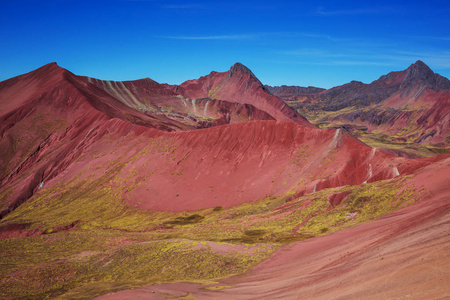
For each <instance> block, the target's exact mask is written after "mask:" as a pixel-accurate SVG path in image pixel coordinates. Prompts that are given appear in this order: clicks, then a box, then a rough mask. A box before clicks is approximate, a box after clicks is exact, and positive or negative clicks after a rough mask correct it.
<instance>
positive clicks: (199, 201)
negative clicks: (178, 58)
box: [0, 64, 450, 298]
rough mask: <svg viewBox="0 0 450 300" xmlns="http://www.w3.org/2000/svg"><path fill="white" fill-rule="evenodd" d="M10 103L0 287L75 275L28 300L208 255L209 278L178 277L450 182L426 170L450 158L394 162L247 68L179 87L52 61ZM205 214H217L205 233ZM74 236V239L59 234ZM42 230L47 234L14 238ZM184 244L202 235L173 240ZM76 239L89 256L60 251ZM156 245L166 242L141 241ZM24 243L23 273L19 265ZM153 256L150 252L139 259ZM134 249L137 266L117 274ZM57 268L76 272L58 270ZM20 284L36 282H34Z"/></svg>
mask: <svg viewBox="0 0 450 300" xmlns="http://www.w3.org/2000/svg"><path fill="white" fill-rule="evenodd" d="M413 73H414V72H413ZM405 78H406V77H405ZM356 85H358V84H356ZM407 86H408V85H407ZM411 91H412V90H411ZM0 109H1V110H0V136H1V139H0V151H1V155H0V167H1V173H0V216H1V218H2V220H0V239H2V238H3V239H8V241H6V242H5V243H4V244H2V247H3V248H2V249H4V250H5V251H6V252H4V253H5V254H3V256H1V255H0V258H1V259H3V260H5V261H8V263H5V266H7V268H6V269H5V270H4V271H0V274H1V275H2V276H0V277H1V278H5V279H4V280H3V279H0V291H2V290H4V291H7V292H6V293H7V294H1V295H7V297H9V298H14V297H15V298H18V297H26V296H27V295H28V296H29V295H30V294H29V293H28V292H27V293H28V294H27V293H24V292H23V291H24V290H26V291H28V290H27V289H29V287H34V286H36V285H37V283H36V282H40V281H41V279H42V278H41V275H40V274H42V273H40V271H39V272H38V271H36V270H41V269H42V268H47V267H48V268H50V269H49V270H47V269H45V270H47V271H48V274H59V275H54V277H55V278H56V280H58V281H59V280H60V278H66V279H65V280H67V283H63V286H64V289H61V288H60V285H61V284H60V283H59V282H58V283H57V284H54V285H52V284H53V283H52V284H50V283H51V282H53V281H52V280H55V278H53V277H49V278H48V280H47V281H46V282H45V283H43V286H44V287H46V286H45V285H46V284H48V285H51V286H52V289H53V290H52V289H50V288H48V289H44V288H42V290H39V293H38V294H34V293H35V292H36V291H35V290H33V291H32V293H33V295H38V296H42V297H44V296H48V295H59V294H61V293H66V292H67V291H68V290H70V291H69V292H74V293H76V290H77V289H78V288H80V287H85V286H86V287H87V290H86V291H88V290H89V291H90V290H91V289H90V288H89V284H94V285H95V286H98V287H95V288H94V290H95V293H94V294H95V295H98V293H99V291H98V290H97V289H99V288H105V286H109V287H108V288H106V289H107V290H111V289H114V290H115V288H114V287H112V286H113V285H114V284H115V282H116V280H117V278H118V277H111V276H119V275H120V274H122V273H123V272H125V271H126V272H127V275H126V282H129V281H128V280H131V281H130V282H134V283H133V284H132V285H131V286H134V285H136V284H137V285H143V284H145V283H146V282H148V280H149V279H148V278H151V280H153V281H151V280H150V281H151V282H153V283H154V282H156V281H157V282H160V280H159V279H158V278H159V277H158V276H163V277H161V278H163V281H168V280H169V279H170V281H174V278H175V277H173V276H178V273H177V272H178V271H179V270H180V269H176V268H172V267H170V264H172V263H174V264H182V266H181V267H180V268H181V269H182V270H191V269H192V268H196V266H198V264H199V263H200V262H203V261H205V257H208V258H211V265H210V266H209V267H212V268H213V269H212V270H213V271H211V273H207V274H206V275H204V274H205V273H204V269H202V270H200V271H198V274H197V273H196V274H194V275H195V276H197V277H195V276H194V277H192V276H193V275H189V274H188V275H189V276H190V277H189V276H188V275H186V276H187V277H183V278H182V279H183V280H184V279H186V280H188V279H204V278H207V279H208V280H211V278H213V279H214V278H219V277H222V276H225V275H226V276H229V275H232V274H237V273H239V272H244V271H245V270H247V269H246V268H249V267H250V266H251V265H252V264H253V265H254V264H256V263H257V262H260V261H262V259H263V258H264V255H266V254H267V253H270V251H272V252H273V251H275V249H276V248H277V247H279V246H280V245H281V244H284V243H288V242H289V241H299V240H302V239H305V238H308V237H311V236H312V234H314V235H324V234H325V233H326V232H327V231H328V230H330V231H336V230H338V229H339V228H343V227H346V226H347V227H348V226H353V225H355V224H357V223H358V222H364V220H366V221H367V220H371V219H370V218H374V217H379V216H382V215H383V214H386V213H387V212H391V211H393V210H394V209H399V208H402V207H404V206H408V205H410V204H412V203H413V202H414V201H416V200H417V201H419V200H421V199H422V198H423V199H428V200H429V201H432V200H433V199H435V198H433V197H435V195H441V194H443V191H445V188H446V183H447V181H448V180H446V179H445V178H439V180H436V178H433V177H432V174H433V173H432V172H431V171H430V170H434V169H435V170H440V171H439V174H441V175H442V174H445V171H446V170H447V169H448V162H449V157H450V155H449V154H443V155H440V156H434V157H430V158H426V159H408V158H403V157H397V156H394V155H390V154H388V153H385V152H383V151H379V150H377V149H375V148H371V147H369V146H367V145H366V144H364V143H362V142H360V141H359V140H357V139H355V138H354V137H352V136H350V135H349V134H347V133H345V132H344V130H342V129H334V130H322V129H318V128H314V126H313V125H311V124H310V123H309V122H307V121H306V120H305V119H304V118H303V117H301V116H300V115H299V114H297V113H295V112H294V111H293V110H292V109H291V108H289V107H288V106H287V105H285V104H284V103H283V102H282V101H281V100H280V99H279V98H277V97H275V96H273V95H271V94H269V93H268V92H267V90H266V89H265V88H264V87H263V85H262V84H261V83H260V82H259V81H258V80H257V79H256V77H255V76H254V75H253V74H252V73H251V71H250V70H248V69H247V68H245V67H244V66H242V65H241V64H236V65H234V66H233V67H232V68H231V69H230V71H228V72H224V73H216V72H213V73H211V74H210V75H208V76H205V77H201V78H200V79H198V80H193V81H187V82H185V83H183V84H181V85H179V86H170V85H164V84H158V83H156V82H154V81H152V80H150V79H143V80H138V81H128V82H111V81H102V80H98V79H92V78H88V77H81V76H76V75H74V74H72V73H70V72H69V71H67V70H65V69H62V68H60V67H58V66H57V65H56V64H49V65H46V66H44V67H42V68H40V69H37V70H35V71H33V72H30V73H28V74H25V75H21V76H18V77H16V78H12V79H10V80H7V81H4V82H1V83H0ZM194 129H196V130H194ZM444 129H445V128H444ZM442 170H443V171H442ZM441 175H440V177H441ZM420 197H422V198H420ZM379 199H382V200H383V201H384V202H383V201H380V200H379ZM261 201H265V204H261ZM433 201H434V200H433ZM380 203H381V204H380ZM386 203H387V204H386ZM439 207H441V206H439ZM188 211H195V213H193V212H192V213H188ZM222 211H223V212H222ZM217 212H222V213H217ZM254 215H255V216H258V217H255V218H253V219H252V216H254ZM175 216H176V217H175ZM202 220H205V222H206V223H207V221H208V220H209V221H210V223H207V224H206V225H205V227H202V228H200V227H195V224H197V223H201V222H203V221H202ZM211 220H212V221H211ZM327 222H328V223H329V224H328V223H327ZM216 223H217V224H219V225H220V224H221V225H220V226H222V227H214V226H219V225H217V224H216ZM224 224H225V225H224ZM267 224H269V225H267ZM352 224H353V225H352ZM77 226H80V228H78V227H77ZM183 226H186V227H183ZM265 226H268V227H267V228H268V229H267V228H266V227H265ZM136 228H137V229H136ZM211 228H212V229H211ZM69 230H72V233H73V234H74V235H71V234H69V233H68V234H67V235H64V233H65V232H66V231H69ZM241 231H242V233H241ZM222 232H224V236H220V235H219V233H222ZM305 232H306V233H305ZM53 234H54V235H53ZM78 234H81V237H80V236H78ZM205 234H206V236H207V237H205ZM34 235H41V236H42V239H40V237H39V238H37V239H35V238H31V239H29V240H28V239H25V240H19V241H17V240H14V239H11V240H12V241H9V239H10V238H14V237H26V236H34ZM74 236H75V237H74ZM330 236H331V235H330ZM124 237H126V238H124ZM72 238H73V239H72ZM186 238H192V239H193V240H192V243H191V241H188V242H187V243H188V244H189V246H186V247H187V248H186V249H185V248H183V247H185V246H182V247H181V248H177V247H178V246H176V245H178V244H177V243H179V240H183V239H186ZM81 240H82V241H81ZM100 240H101V242H100ZM22 241H24V243H30V244H26V245H27V246H26V247H25V248H23V249H25V250H21V249H22V248H21V247H19V246H17V247H16V246H15V245H16V244H15V242H18V243H19V242H22ZM42 241H44V243H48V244H46V245H52V247H50V248H49V249H51V250H49V251H55V253H54V254H55V255H57V256H58V259H55V258H54V257H52V260H48V259H43V260H42V261H39V262H37V261H34V260H33V262H30V261H28V260H26V259H27V258H26V257H28V255H29V252H28V251H29V250H30V249H34V248H33V246H29V245H35V246H36V249H40V248H39V247H41V244H39V243H41V242H42ZM66 241H67V243H66ZM69 241H71V242H69ZM94 241H95V242H94ZM198 241H204V242H205V243H206V245H208V246H207V247H211V246H209V245H210V244H208V243H209V242H211V243H212V242H214V241H216V242H217V241H220V242H221V243H225V245H227V247H234V246H236V245H235V244H236V243H237V244H238V245H237V247H238V249H243V250H242V251H243V252H242V253H241V255H248V256H245V258H242V257H243V256H239V257H238V256H233V255H234V254H230V253H228V252H225V254H226V255H224V254H223V253H224V252H220V251H222V250H223V249H222V250H220V251H218V252H217V253H216V252H214V253H213V252H211V251H212V250H211V249H209V248H208V249H209V250H205V249H203V248H201V247H203V246H202V245H203V244H201V243H198ZM60 242H61V244H59V243H60ZM97 242H98V244H97ZM260 242H263V243H265V245H264V247H263V246H258V244H259V243H260ZM53 243H56V244H53ZM182 243H183V245H184V240H183V242H182ZM249 243H250V244H255V247H256V248H255V249H256V250H255V252H254V253H253V252H252V253H250V252H251V251H252V250H248V248H247V246H246V245H247V244H249ZM19 244H20V243H19ZM38 244H39V245H38ZM134 244H135V245H134ZM175 244H176V245H175ZM20 245H22V244H20ZM61 245H63V246H61ZM67 245H70V247H72V246H73V247H75V248H76V249H78V250H80V249H81V250H80V251H81V252H77V251H78V250H76V251H75V250H73V249H72V248H71V249H70V250H67V248H64V249H65V250H59V249H61V248H58V247H66V246H67ZM80 245H82V246H80ZM154 245H163V246H161V247H162V248H161V249H160V248H151V250H149V251H147V250H145V251H144V250H143V249H147V248H146V247H153V246H154ZM171 245H172V246H173V245H175V248H174V247H172V246H171ZM128 246H130V247H131V248H128ZM134 247H136V248H134ZM155 247H156V246H155ZM198 247H200V248H201V249H200V248H198ZM205 247H206V246H205ZM215 247H219V248H220V247H222V246H220V245H219V244H215ZM240 247H242V248H240ZM258 247H262V248H258ZM18 249H19V250H18ZM55 249H57V250H55ZM105 249H106V250H105ZM155 249H156V250H155ZM173 249H175V250H173ZM176 249H178V250H176ZM220 249H221V248H220ZM233 249H235V248H233ZM261 249H262V250H261ZM268 249H272V250H268ZM122 250H123V251H130V252H122ZM17 251H18V252H17ZM20 251H25V252H23V256H22V257H21V256H20V255H19V257H18V258H17V260H19V261H20V262H18V263H17V266H16V265H15V264H12V263H10V259H11V257H13V256H14V255H16V253H19V254H20V253H22V252H20ZM36 251H37V250H36ZM67 251H69V252H70V253H69V252H67ZM96 251H98V252H96ZM102 251H103V252H102ZM171 251H175V252H171ZM196 251H199V252H196ZM246 251H250V252H249V253H250V254H248V253H247V254H245V253H246ZM259 251H263V252H264V253H265V254H264V255H262V254H261V253H262V252H259ZM52 253H53V252H52ZM58 253H59V254H58ZM61 253H63V257H60V256H59V255H61ZM92 253H94V254H92ZM123 253H132V255H131V254H130V255H128V254H123ZM143 253H145V254H148V255H149V256H145V257H143V258H142V259H143V260H140V259H141V256H140V255H141V254H143ZM167 253H172V254H173V255H181V256H180V257H182V258H183V259H180V260H178V259H171V258H168V257H169V256H166V254H167ZM188 253H189V254H192V253H194V254H195V255H194V254H193V255H192V257H190V256H189V255H188ZM267 255H268V254H267ZM14 257H15V256H14ZM24 257H25V258H24ZM39 257H41V256H39V255H38V256H36V259H37V260H39V259H40V258H39ZM86 257H88V258H87V259H89V261H88V263H86V264H83V261H84V259H85V258H86ZM135 257H138V258H139V259H137V260H136V261H137V263H133V264H132V265H131V266H130V265H128V266H127V267H126V268H122V267H116V266H118V265H117V264H119V266H121V265H120V264H122V263H126V262H128V261H129V260H130V259H131V260H132V259H134V258H135ZM23 259H25V260H26V261H25V262H23ZM90 259H92V261H91V260H90ZM281 260H282V261H283V262H285V261H286V259H285V258H284V256H282V257H281ZM168 261H170V262H168ZM185 262H186V264H185ZM53 263H55V264H56V265H53ZM155 263H158V264H159V263H162V264H163V267H161V268H159V269H157V270H156V271H154V272H155V273H148V272H147V271H145V272H144V271H142V272H136V274H134V272H131V273H133V274H131V273H130V272H129V271H128V270H129V269H128V268H131V269H133V268H136V267H141V266H149V267H150V266H152V265H153V264H155ZM164 264H168V265H167V268H166V267H165V266H164ZM216 264H217V265H216ZM92 265H95V269H96V271H93V270H92ZM177 266H178V265H177ZM227 266H230V267H227ZM60 267H61V268H67V269H64V270H63V271H61V272H62V273H61V274H60V273H55V272H59V271H58V270H60V269H58V268H60ZM325 267H326V266H324V268H325ZM110 268H111V269H110ZM202 268H203V267H202ZM214 268H215V269H214ZM297 269H299V268H297ZM42 270H43V269H42ZM174 270H175V271H174ZM214 270H216V271H217V270H220V271H217V272H219V273H217V274H219V275H217V274H216V273H214V272H216V271H214ZM291 271H292V269H291ZM1 272H3V273H1ZM33 272H34V273H33ZM42 272H43V271H42ZM95 272H98V273H95ZM167 272H168V273H167ZM170 272H175V273H174V274H175V275H170V274H172V273H170ZM223 272H225V273H223ZM292 272H294V271H292ZM187 273H189V272H187ZM275 273H276V272H275ZM275 273H274V274H275ZM294 273H295V272H294ZM17 274H19V275H17ZM105 274H107V275H105ZM118 274H119V275H118ZM152 274H153V275H152ZM166 274H169V275H167V276H166ZM199 274H200V275H199ZM202 274H203V275H202ZM222 274H225V275H222ZM295 274H296V273H295ZM333 274H335V273H333ZM52 276H53V275H52ZM61 276H62V277H61ZM64 276H66V277H64ZM120 276H122V275H120ZM136 276H137V277H136ZM152 276H154V277H152ZM155 276H156V277H155ZM164 276H166V277H164ZM17 278H20V280H22V278H25V279H24V280H29V282H30V284H27V285H26V286H27V288H25V289H24V288H23V286H24V285H23V282H22V281H20V280H19V279H17ZM36 278H37V279H36ZM111 278H113V280H112V281H111ZM142 278H146V279H145V280H143V279H142ZM155 278H156V279H155ZM176 278H178V277H176ZM36 280H37V281H36ZM121 280H122V279H121ZM123 280H125V279H123ZM133 280H136V281H133ZM146 280H147V281H146ZM180 280H181V279H180ZM27 282H28V281H27ZM49 282H50V283H49ZM92 282H93V283H92ZM96 282H102V284H100V285H97V284H96ZM104 282H107V284H105V285H103V283H104ZM136 282H138V283H136ZM15 284H16V285H17V286H18V287H16V288H12V287H14V286H16V285H15ZM129 286H130V285H128V283H126V284H125V283H124V284H122V283H121V284H120V287H121V288H125V287H129ZM46 288H47V287H46ZM55 289H57V290H55ZM102 291H103V290H102ZM105 291H106V290H105ZM2 293H3V292H2ZM36 293H37V292H36ZM54 293H56V294H54ZM58 293H59V294H58ZM262 295H263V296H267V294H265V293H264V294H262ZM38 296H37V297H38ZM91 296H92V295H91ZM5 297H6V296H5ZM67 297H70V294H67Z"/></svg>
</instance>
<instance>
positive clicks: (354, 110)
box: [266, 61, 450, 156]
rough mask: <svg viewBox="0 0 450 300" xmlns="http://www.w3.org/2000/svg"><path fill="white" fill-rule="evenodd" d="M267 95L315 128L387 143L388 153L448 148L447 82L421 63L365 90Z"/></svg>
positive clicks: (287, 89) (350, 86)
mask: <svg viewBox="0 0 450 300" xmlns="http://www.w3.org/2000/svg"><path fill="white" fill-rule="evenodd" d="M266 89H267V90H268V91H270V92H271V93H272V94H273V95H276V96H277V97H279V98H280V99H282V100H283V101H285V102H286V103H288V104H289V105H290V106H291V107H293V108H295V109H297V110H298V111H299V112H300V113H302V114H303V115H304V116H305V117H307V119H308V120H309V121H311V122H312V123H314V124H316V125H318V126H319V127H334V128H337V127H342V128H345V129H347V130H349V131H350V132H351V133H352V134H354V135H356V136H358V137H360V138H362V139H365V142H368V143H369V144H375V143H376V142H377V140H378V142H380V141H381V142H390V143H391V145H392V147H391V150H392V151H394V150H395V149H394V148H399V147H400V146H402V144H403V146H406V147H410V148H411V147H417V145H414V144H415V143H420V144H423V145H428V146H430V148H433V149H437V150H436V151H439V150H438V149H442V148H446V147H449V145H450V135H449V132H450V123H449V122H448V120H449V118H450V116H449V113H450V80H448V79H447V78H445V77H443V76H441V75H439V74H436V73H434V72H433V71H432V70H431V69H430V68H429V67H428V66H427V65H426V64H424V63H423V62H422V61H417V62H416V63H414V64H412V65H411V66H409V67H408V69H406V70H404V71H399V72H391V73H389V74H387V75H383V76H381V77H380V78H379V79H378V80H375V81H373V82H372V83H370V84H364V83H362V82H359V81H352V82H350V83H347V84H344V85H341V86H338V87H334V88H331V89H328V90H324V89H319V88H314V87H308V88H303V87H295V86H281V87H270V86H266ZM372 133H373V135H372V136H370V135H371V134H372ZM385 146H386V145H385ZM387 147H390V146H389V145H387ZM397 150H399V149H397ZM397 150H395V151H396V152H397V153H399V151H397ZM407 152H408V151H407ZM410 153H411V154H412V155H419V156H420V155H421V154H422V155H430V153H428V152H423V151H422V152H420V151H418V152H410Z"/></svg>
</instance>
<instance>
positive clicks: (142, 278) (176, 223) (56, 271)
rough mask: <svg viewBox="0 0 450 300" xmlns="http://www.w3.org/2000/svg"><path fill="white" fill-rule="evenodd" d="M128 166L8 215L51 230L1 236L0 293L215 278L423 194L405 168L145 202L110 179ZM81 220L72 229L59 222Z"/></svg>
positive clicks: (83, 290) (61, 292) (76, 294)
mask: <svg viewBox="0 0 450 300" xmlns="http://www.w3.org/2000/svg"><path fill="white" fill-rule="evenodd" d="M121 172H124V164H123V163H122V162H121V161H120V159H118V160H117V161H115V162H114V163H113V164H112V165H111V167H110V168H109V172H107V173H106V174H103V175H102V176H99V177H96V176H94V175H91V176H87V177H84V175H83V174H80V175H79V176H78V177H77V178H76V179H74V180H73V181H71V182H69V183H67V184H66V185H59V186H56V187H54V188H52V189H43V190H42V191H40V192H39V193H38V194H37V195H36V196H35V197H34V198H32V199H31V200H30V201H28V202H26V203H25V204H23V205H22V206H20V207H19V208H18V209H16V210H15V211H14V212H13V213H11V214H10V215H8V216H7V217H6V218H5V219H4V220H2V222H1V223H0V225H4V224H30V225H29V227H28V229H29V230H32V229H34V230H38V231H40V232H42V233H43V235H41V236H35V237H28V238H12V239H3V240H0V248H1V249H2V251H1V253H0V263H1V266H2V268H1V270H0V297H1V298H4V299H13V298H21V297H25V298H29V299H33V298H35V299H43V298H49V297H55V296H58V297H60V298H63V299H69V298H70V299H72V298H91V297H94V296H97V295H100V294H104V293H107V292H111V291H115V290H120V289H127V288H133V287H138V286H144V285H149V284H154V283H163V282H173V281H177V282H179V281H189V282H200V283H204V284H209V283H214V282H215V281H216V280H217V279H220V278H224V277H227V276H231V275H234V274H241V273H243V272H246V271H248V270H249V269H250V268H251V267H252V266H254V265H256V264H257V263H259V262H261V261H262V260H264V259H265V258H266V257H267V256H268V255H270V254H271V253H272V252H273V251H275V250H276V249H277V248H278V247H280V246H282V245H284V244H287V243H292V242H296V241H302V240H305V239H308V238H312V237H316V236H321V235H324V234H329V233H332V232H335V231H337V230H340V229H342V228H345V227H349V226H354V225H356V224H359V223H361V222H366V221H369V220H372V219H374V218H377V217H379V216H382V215H385V214H386V213H389V212H391V211H394V210H396V209H398V208H401V207H404V206H406V205H409V204H411V203H413V202H414V201H415V200H416V199H417V197H419V196H420V191H417V190H415V188H414V187H413V186H411V187H409V188H403V189H401V187H402V186H403V181H404V180H405V178H398V179H394V180H386V181H379V182H375V183H370V184H364V185H359V186H346V187H343V188H334V189H325V190H321V191H319V192H317V193H314V194H308V195H304V196H302V197H299V198H297V199H293V200H292V199H290V198H291V196H292V195H293V194H286V195H282V196H280V197H267V198H265V199H262V200H260V201H257V202H254V203H245V204H242V205H239V206H236V207H231V208H223V207H220V206H219V207H215V208H210V209H204V210H201V211H197V212H191V213H171V212H155V211H142V210H139V209H137V208H135V207H131V206H128V205H125V204H124V202H123V201H122V199H121V196H120V195H121V194H120V193H119V192H118V190H120V189H122V188H123V187H122V186H121V185H117V189H116V188H115V187H109V188H105V187H103V185H102V182H105V181H109V180H112V178H113V177H114V176H113V174H116V173H121ZM344 191H349V192H350V194H349V195H348V197H347V199H345V200H344V201H343V202H342V203H341V204H339V205H337V206H336V207H335V208H331V206H330V204H329V202H328V196H329V195H331V194H334V193H338V192H344ZM349 216H350V217H349ZM74 222H75V224H77V225H76V226H75V228H73V229H72V230H69V231H67V230H65V229H60V228H62V227H63V226H67V227H66V228H70V227H71V226H69V225H71V224H74ZM77 222H78V223H77ZM217 249H228V250H225V251H217Z"/></svg>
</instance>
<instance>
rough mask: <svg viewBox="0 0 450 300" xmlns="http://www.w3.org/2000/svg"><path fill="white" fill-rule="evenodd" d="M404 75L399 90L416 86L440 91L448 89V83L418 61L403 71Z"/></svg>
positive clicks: (449, 83) (449, 86)
mask: <svg viewBox="0 0 450 300" xmlns="http://www.w3.org/2000/svg"><path fill="white" fill-rule="evenodd" d="M405 72H406V75H405V78H404V79H403V82H402V84H401V88H407V87H411V86H416V85H426V86H428V87H431V88H434V89H440V90H448V89H450V81H449V80H448V79H447V78H445V77H442V76H441V75H439V74H436V73H434V72H433V70H431V69H430V67H428V66H427V65H426V64H425V63H424V62H423V61H421V60H418V61H416V62H415V63H414V64H412V65H410V66H409V67H408V69H406V70H405Z"/></svg>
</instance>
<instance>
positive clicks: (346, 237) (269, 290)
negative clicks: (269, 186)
mask: <svg viewBox="0 0 450 300" xmlns="http://www.w3.org/2000/svg"><path fill="white" fill-rule="evenodd" d="M449 171H450V160H449V159H446V160H444V161H441V162H440V163H436V164H434V165H430V166H429V167H427V168H425V169H423V170H422V171H421V172H419V173H418V174H416V175H415V176H414V177H413V178H412V179H410V180H409V181H408V184H414V185H417V186H423V187H424V188H426V190H427V191H428V192H429V197H428V198H427V199H425V200H424V201H421V202H419V203H417V204H414V205H412V206H410V207H407V208H405V209H402V210H399V211H396V212H394V213H391V214H389V215H387V216H384V217H382V218H380V219H378V220H376V221H373V222H370V223H365V224H361V225H359V226H356V227H353V228H348V229H344V230H342V231H339V232H336V233H333V234H331V235H329V236H323V237H319V238H313V239H310V240H306V241H302V242H297V243H295V244H292V245H291V246H287V247H284V248H282V249H281V250H280V251H278V252H277V253H275V254H274V255H272V256H271V257H270V258H269V259H267V260H266V261H264V262H263V263H261V264H260V265H258V266H257V267H255V268H254V269H253V270H252V271H251V272H250V273H249V274H246V275H241V276H235V277H231V278H229V279H225V280H221V281H220V282H219V283H217V284H216V285H213V286H231V288H228V289H224V290H219V291H206V290H204V289H203V287H204V286H202V285H199V284H187V283H173V284H161V285H153V286H148V287H144V288H138V289H134V290H127V291H121V292H117V293H115V294H109V295H104V296H101V297H98V298H97V299H111V300H112V299H165V298H164V297H166V296H167V294H169V295H177V296H186V295H188V294H189V293H190V294H191V295H193V296H195V297H196V299H362V298H363V299H403V298H408V299H444V298H446V297H449V296H450V269H449V268H448V265H449V264H450V255H449V253H450V252H449V245H450V235H449V228H450V227H449V225H450V206H449V205H448V199H449V197H450V190H448V188H447V187H448V186H450V182H449V178H448V176H447V175H448V172H449Z"/></svg>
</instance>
